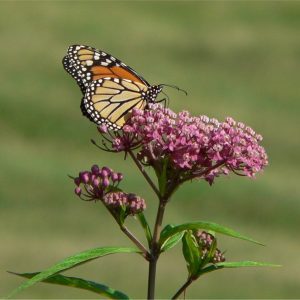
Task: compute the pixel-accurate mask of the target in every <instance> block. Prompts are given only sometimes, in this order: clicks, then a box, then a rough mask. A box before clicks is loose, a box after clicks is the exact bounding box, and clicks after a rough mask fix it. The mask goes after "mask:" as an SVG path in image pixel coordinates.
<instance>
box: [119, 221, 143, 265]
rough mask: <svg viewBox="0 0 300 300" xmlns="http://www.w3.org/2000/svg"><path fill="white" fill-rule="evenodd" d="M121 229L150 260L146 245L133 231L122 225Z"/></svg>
mask: <svg viewBox="0 0 300 300" xmlns="http://www.w3.org/2000/svg"><path fill="white" fill-rule="evenodd" d="M120 228H121V230H122V231H123V232H124V233H125V234H126V235H127V236H128V237H129V239H130V240H131V241H132V242H133V243H134V244H135V245H136V246H137V247H138V248H139V249H140V250H141V251H142V253H143V256H144V257H145V258H146V259H147V260H149V252H148V250H147V249H146V248H145V246H144V245H143V244H142V243H141V242H140V241H139V240H138V239H137V238H136V237H135V236H134V235H133V234H132V233H131V231H130V230H129V229H128V228H127V227H126V226H125V225H120Z"/></svg>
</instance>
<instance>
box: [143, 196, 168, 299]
mask: <svg viewBox="0 0 300 300" xmlns="http://www.w3.org/2000/svg"><path fill="white" fill-rule="evenodd" d="M165 206H166V202H165V201H163V200H162V199H160V203H159V207H158V210H157V215H156V221H155V225H154V233H153V238H152V243H151V249H150V253H151V256H150V260H149V275H148V296H147V298H148V299H154V296H155V278H156V264H157V260H158V257H159V254H160V245H159V238H160V232H161V225H162V220H163V216H164V212H165Z"/></svg>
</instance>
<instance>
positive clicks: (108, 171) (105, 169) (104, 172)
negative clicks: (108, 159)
mask: <svg viewBox="0 0 300 300" xmlns="http://www.w3.org/2000/svg"><path fill="white" fill-rule="evenodd" d="M110 174H111V169H110V168H108V167H103V168H102V170H101V175H102V176H103V177H106V176H109V175H110Z"/></svg>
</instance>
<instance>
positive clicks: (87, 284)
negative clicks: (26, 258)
mask: <svg viewBox="0 0 300 300" xmlns="http://www.w3.org/2000/svg"><path fill="white" fill-rule="evenodd" d="M9 273H12V274H15V275H19V276H21V277H25V278H32V277H34V276H36V275H38V274H40V273H39V272H37V273H23V274H19V273H13V272H9ZM42 282H45V283H52V284H59V285H64V286H69V287H75V288H79V289H83V290H87V291H91V292H94V293H96V294H99V295H103V296H105V297H106V298H110V299H129V297H128V296H127V295H126V294H124V293H122V292H120V291H117V290H114V289H112V288H110V287H108V286H106V285H103V284H100V283H97V282H93V281H90V280H85V279H82V278H77V277H69V276H64V275H61V274H56V275H52V276H51V277H49V278H47V279H44V280H43V281H42Z"/></svg>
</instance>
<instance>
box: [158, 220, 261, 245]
mask: <svg viewBox="0 0 300 300" xmlns="http://www.w3.org/2000/svg"><path fill="white" fill-rule="evenodd" d="M196 229H205V230H212V231H215V232H218V233H222V234H224V235H228V236H231V237H235V238H238V239H241V240H245V241H249V242H252V243H255V244H259V245H263V244H262V243H260V242H258V241H255V240H253V239H251V238H249V237H247V236H244V235H242V234H240V233H238V232H237V231H234V230H232V229H230V228H228V227H224V226H222V225H219V224H216V223H211V222H193V223H185V224H181V225H177V226H173V225H167V226H166V227H165V228H164V229H163V231H162V233H161V235H160V243H161V244H163V243H164V242H165V241H166V240H167V239H168V238H170V237H171V236H172V235H174V234H176V233H178V232H182V231H184V230H196Z"/></svg>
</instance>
